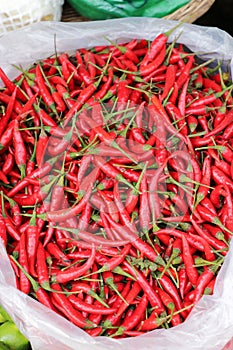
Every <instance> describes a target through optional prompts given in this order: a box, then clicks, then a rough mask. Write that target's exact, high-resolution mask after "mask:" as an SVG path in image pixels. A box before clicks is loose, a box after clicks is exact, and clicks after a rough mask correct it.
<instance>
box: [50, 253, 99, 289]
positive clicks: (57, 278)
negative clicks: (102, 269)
mask: <svg viewBox="0 0 233 350" xmlns="http://www.w3.org/2000/svg"><path fill="white" fill-rule="evenodd" d="M94 260H95V247H93V248H92V251H91V255H90V257H89V258H88V259H87V261H86V263H84V264H83V265H81V266H79V267H70V268H69V269H68V270H66V271H60V272H59V273H56V274H55V275H52V281H53V282H56V283H66V282H69V281H72V280H73V279H77V278H78V277H80V276H83V275H85V273H87V271H88V270H89V269H90V268H91V266H92V265H93V263H94Z"/></svg>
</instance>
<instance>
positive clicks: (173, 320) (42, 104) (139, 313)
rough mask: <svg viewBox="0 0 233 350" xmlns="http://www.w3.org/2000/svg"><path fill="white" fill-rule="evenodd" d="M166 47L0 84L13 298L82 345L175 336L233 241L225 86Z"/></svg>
mask: <svg viewBox="0 0 233 350" xmlns="http://www.w3.org/2000/svg"><path fill="white" fill-rule="evenodd" d="M169 34H170V33H169V32H168V33H162V34H160V35H158V36H157V37H156V38H155V39H154V40H153V41H152V42H149V41H147V40H145V39H142V40H136V39H133V40H131V41H130V42H128V43H122V44H116V43H111V44H110V45H106V46H96V47H93V48H91V49H85V48H81V49H77V50H76V52H75V54H73V55H68V54H67V53H61V54H56V55H54V57H50V58H46V59H44V60H42V61H40V62H36V63H34V64H33V65H32V66H31V67H29V68H28V70H27V71H25V70H22V69H21V68H19V69H20V74H19V76H18V77H17V78H16V79H15V80H14V81H11V80H10V79H8V77H7V76H6V74H5V73H4V72H3V71H2V70H0V79H1V80H2V82H3V84H4V88H2V89H1V91H0V103H1V105H0V106H1V109H0V113H1V124H0V164H1V170H0V191H1V216H0V225H1V231H0V236H1V238H2V242H3V244H4V245H5V247H6V250H7V253H8V256H9V259H10V262H11V265H12V267H13V270H14V272H15V280H16V285H17V287H18V288H19V289H20V290H21V291H22V292H24V293H26V294H28V295H30V296H31V297H33V298H35V299H37V300H38V301H39V302H40V303H42V304H44V305H46V306H47V307H48V308H50V309H52V310H53V311H54V312H55V313H57V314H59V315H62V316H63V317H65V318H67V319H68V320H69V321H71V322H72V323H74V324H75V325H77V326H78V327H81V328H83V329H85V330H86V332H87V333H88V334H90V335H91V336H100V335H101V336H110V337H114V338H125V337H134V336H139V335H141V334H143V333H146V332H148V331H151V330H153V329H156V328H169V327H174V326H176V325H178V324H180V323H182V322H184V321H185V320H186V318H187V317H188V316H189V315H190V312H191V310H192V309H193V307H194V306H195V304H196V303H197V302H198V301H199V300H200V299H201V297H202V296H203V295H204V294H212V293H213V290H214V284H215V280H216V275H217V273H218V271H219V269H220V268H221V266H222V264H223V262H224V258H225V256H226V254H227V251H228V248H229V243H230V240H231V236H232V234H233V232H232V231H233V226H232V223H233V200H232V196H233V162H232V161H233V150H232V146H233V108H232V107H233V104H232V103H233V98H232V88H233V85H232V81H231V77H230V73H229V72H228V70H227V69H225V68H224V70H223V68H222V67H223V65H222V62H217V61H215V60H214V59H213V60H209V61H201V60H200V58H199V57H198V55H197V54H195V53H194V52H191V51H190V50H189V49H188V48H186V47H184V46H183V45H182V44H177V43H175V42H172V43H170V42H169V40H168V39H169ZM225 66H226V65H225Z"/></svg>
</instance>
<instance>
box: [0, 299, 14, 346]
mask: <svg viewBox="0 0 233 350" xmlns="http://www.w3.org/2000/svg"><path fill="white" fill-rule="evenodd" d="M5 321H12V319H11V317H10V316H9V315H8V313H7V312H6V310H5V309H4V308H3V307H2V306H1V305H0V323H4V322H5ZM0 349H1V348H0Z"/></svg>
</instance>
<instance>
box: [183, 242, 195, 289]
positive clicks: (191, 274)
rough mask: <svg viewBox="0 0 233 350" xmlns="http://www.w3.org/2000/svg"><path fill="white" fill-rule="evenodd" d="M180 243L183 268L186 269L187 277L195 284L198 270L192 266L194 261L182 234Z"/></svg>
mask: <svg viewBox="0 0 233 350" xmlns="http://www.w3.org/2000/svg"><path fill="white" fill-rule="evenodd" d="M182 245H183V259H184V264H185V268H186V271H187V275H188V278H189V280H190V282H191V283H192V285H193V286H196V284H197V280H198V272H197V269H196V268H195V267H194V261H193V258H192V255H191V252H190V249H189V244H188V241H187V239H186V238H185V236H182Z"/></svg>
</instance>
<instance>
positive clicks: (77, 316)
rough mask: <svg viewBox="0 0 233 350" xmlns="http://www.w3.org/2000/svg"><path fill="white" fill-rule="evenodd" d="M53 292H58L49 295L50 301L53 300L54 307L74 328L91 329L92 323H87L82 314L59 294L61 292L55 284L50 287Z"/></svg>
mask: <svg viewBox="0 0 233 350" xmlns="http://www.w3.org/2000/svg"><path fill="white" fill-rule="evenodd" d="M51 287H52V289H53V290H57V291H58V292H57V293H56V292H53V293H52V294H51V298H52V301H53V300H54V301H55V302H56V307H59V310H60V311H61V312H62V313H63V314H64V315H65V316H66V317H67V318H68V319H69V320H70V321H71V322H73V323H74V324H75V325H76V326H78V327H80V328H84V329H86V328H87V329H88V328H93V327H94V325H93V324H92V322H87V321H86V320H85V319H84V317H83V316H82V314H81V313H80V312H79V311H78V310H76V309H75V308H74V307H73V306H72V304H71V302H70V301H69V300H68V299H67V297H66V296H65V295H64V294H61V293H59V292H62V289H61V287H60V286H59V284H57V283H53V284H52V285H51Z"/></svg>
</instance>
